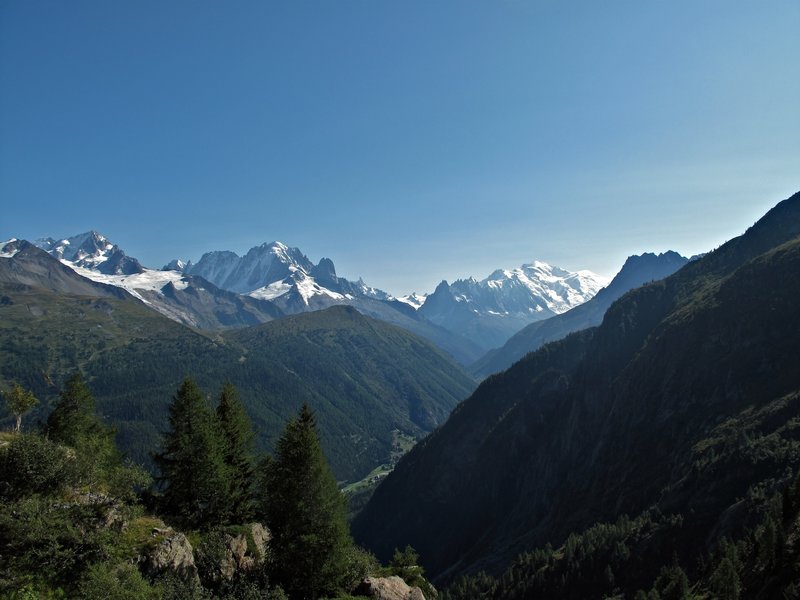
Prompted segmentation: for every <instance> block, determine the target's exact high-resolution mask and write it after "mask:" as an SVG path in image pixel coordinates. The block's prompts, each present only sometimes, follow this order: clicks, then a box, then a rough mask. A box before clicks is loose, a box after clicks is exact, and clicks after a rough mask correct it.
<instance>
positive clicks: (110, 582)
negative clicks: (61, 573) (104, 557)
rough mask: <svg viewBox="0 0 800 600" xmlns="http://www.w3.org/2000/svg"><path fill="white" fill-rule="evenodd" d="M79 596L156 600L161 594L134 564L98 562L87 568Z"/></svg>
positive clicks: (88, 599)
mask: <svg viewBox="0 0 800 600" xmlns="http://www.w3.org/2000/svg"><path fill="white" fill-rule="evenodd" d="M78 597H79V598H86V599H87V600H94V599H96V598H104V599H105V600H148V599H153V600H156V599H157V598H159V597H160V594H159V593H158V590H156V589H155V588H153V587H152V586H151V585H150V584H149V583H148V582H147V580H146V579H144V578H143V577H142V575H141V573H139V570H138V569H137V568H136V567H134V566H133V565H131V564H120V565H111V564H108V563H98V564H95V565H92V566H91V567H89V569H88V570H87V572H86V575H85V576H84V578H83V580H82V581H81V583H80V586H79V587H78Z"/></svg>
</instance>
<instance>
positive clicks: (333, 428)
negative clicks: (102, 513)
mask: <svg viewBox="0 0 800 600" xmlns="http://www.w3.org/2000/svg"><path fill="white" fill-rule="evenodd" d="M0 297H1V298H2V301H0V378H2V380H3V382H4V387H6V388H7V387H9V386H10V382H12V381H18V382H20V383H22V384H23V385H25V386H26V387H29V388H31V389H33V391H34V393H35V394H36V395H37V396H38V397H40V398H41V399H42V400H43V402H42V404H41V406H40V407H39V409H38V410H39V412H38V414H36V415H34V419H37V418H43V417H44V416H45V415H46V414H47V412H48V410H49V406H50V403H51V402H52V401H53V400H54V398H55V395H56V393H57V391H58V389H59V387H60V385H61V383H62V382H63V381H64V378H65V377H66V375H67V374H68V373H70V372H72V370H74V369H75V368H79V369H81V370H82V371H83V373H84V374H85V375H86V378H87V381H88V385H89V387H90V388H91V390H92V392H93V393H94V394H95V396H96V398H97V403H98V409H99V411H100V413H101V414H102V415H103V417H104V418H105V419H106V420H107V421H108V422H109V423H113V424H114V425H115V426H116V427H117V429H118V440H119V443H120V445H121V447H122V449H123V450H124V451H125V452H126V453H128V454H130V455H131V456H132V457H133V458H135V459H136V460H137V461H140V462H148V461H149V456H150V452H152V451H153V450H155V449H156V446H157V443H158V439H159V438H158V436H159V432H160V431H162V430H163V423H164V422H165V419H166V406H167V404H168V402H169V398H170V395H171V393H172V391H173V390H174V389H175V388H176V387H177V385H178V383H179V382H180V381H181V380H182V379H183V377H185V376H194V377H196V378H197V380H198V382H199V383H200V385H202V386H208V387H213V386H215V385H217V382H219V381H225V380H230V381H232V382H233V383H235V384H236V385H237V386H238V387H239V390H240V393H241V396H242V400H243V402H244V403H245V406H246V407H247V410H248V412H249V414H250V415H251V417H252V419H253V422H254V424H255V428H256V432H257V439H258V443H259V444H260V446H261V447H262V448H265V449H268V448H271V445H272V443H273V442H274V440H275V438H276V436H277V433H278V431H279V429H280V426H281V423H283V422H284V421H285V420H286V419H287V418H289V416H290V415H292V414H293V413H294V412H295V411H296V410H297V409H298V408H299V407H300V406H301V405H302V404H303V403H304V402H306V403H308V404H309V405H310V406H312V407H313V408H314V409H315V410H316V411H317V412H318V418H319V424H320V432H321V436H322V440H323V442H322V443H323V447H324V448H325V451H326V453H328V456H329V457H330V460H331V463H332V466H333V469H334V473H336V476H337V477H338V478H339V479H340V480H354V479H360V478H361V477H362V476H363V475H365V474H366V473H368V472H369V471H370V470H371V469H372V468H374V467H375V466H377V465H378V464H380V463H382V462H385V460H386V458H387V457H388V456H389V454H390V452H391V445H392V439H393V431H394V430H399V431H401V432H403V433H405V434H408V435H412V436H414V437H419V436H421V435H423V434H424V433H426V432H428V431H430V430H431V429H432V428H433V427H435V426H436V425H437V424H440V423H442V422H443V421H444V420H445V418H446V417H447V415H448V414H449V411H450V410H451V409H452V407H453V406H455V404H456V403H457V402H458V401H459V400H461V399H463V398H464V397H466V396H467V395H468V394H469V392H470V391H471V389H472V387H473V383H472V380H471V379H470V377H469V376H468V375H466V374H465V373H464V371H463V370H462V369H461V368H460V367H459V366H457V365H456V364H455V363H454V362H453V361H452V360H451V359H450V358H449V357H448V356H447V355H446V354H444V353H443V352H441V351H439V350H438V349H436V348H434V347H433V346H432V345H431V344H430V343H428V342H426V341H424V340H422V339H420V338H418V337H416V336H414V335H413V334H410V333H408V332H406V331H404V330H402V329H399V328H397V327H393V326H391V325H388V324H386V323H381V322H378V321H374V320H372V319H370V318H368V317H364V316H362V315H360V314H359V313H358V312H357V311H355V310H354V309H352V308H349V307H333V308H331V309H328V310H325V311H319V312H317V313H310V314H306V315H297V316H294V317H291V318H287V319H286V320H280V321H274V322H271V323H267V324H264V325H260V326H256V327H254V328H251V329H243V330H236V331H232V332H228V333H225V334H218V333H213V334H212V333H208V332H199V331H196V330H192V329H190V328H188V327H185V326H183V325H180V324H178V323H175V322H174V321H171V320H169V319H167V318H166V317H164V316H162V315H160V314H158V313H156V312H155V311H152V310H150V309H148V308H147V307H146V306H145V305H144V304H142V303H141V302H140V301H138V300H136V299H134V298H133V297H131V296H130V295H129V294H127V293H126V292H124V291H123V290H120V289H119V288H114V287H112V286H105V285H102V284H97V283H94V282H91V281H89V280H86V279H84V278H82V277H80V276H78V275H77V274H75V273H74V272H73V271H72V270H70V269H68V268H67V267H64V266H63V265H61V264H60V263H59V262H58V261H57V260H55V259H54V258H52V257H50V256H49V255H47V254H46V253H44V252H42V251H40V250H38V249H37V248H34V247H31V246H26V247H25V248H23V249H22V250H21V251H20V252H18V253H17V254H16V256H14V257H12V258H0Z"/></svg>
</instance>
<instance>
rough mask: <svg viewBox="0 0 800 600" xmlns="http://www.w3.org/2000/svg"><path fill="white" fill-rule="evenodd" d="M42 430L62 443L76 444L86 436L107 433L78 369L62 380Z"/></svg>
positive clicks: (107, 430)
mask: <svg viewBox="0 0 800 600" xmlns="http://www.w3.org/2000/svg"><path fill="white" fill-rule="evenodd" d="M46 431H47V436H48V437H49V438H50V439H51V440H53V441H55V442H58V443H60V444H64V445H66V446H76V445H77V444H78V442H79V440H80V439H81V438H85V437H86V436H92V435H106V436H107V435H108V434H109V432H110V430H109V429H108V428H107V427H105V426H104V425H103V423H102V422H101V421H100V420H99V419H98V418H97V415H96V414H95V405H94V398H93V397H92V394H91V392H89V388H88V387H86V383H85V382H84V381H83V377H82V376H81V374H80V373H79V372H75V374H73V375H72V376H71V377H70V378H69V379H68V380H67V382H66V383H65V384H64V389H63V390H62V391H61V395H60V396H59V399H58V403H57V404H56V406H55V408H54V409H53V412H52V413H50V416H49V417H48V418H47V427H46Z"/></svg>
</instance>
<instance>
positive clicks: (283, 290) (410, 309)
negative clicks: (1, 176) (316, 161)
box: [34, 231, 606, 365]
mask: <svg viewBox="0 0 800 600" xmlns="http://www.w3.org/2000/svg"><path fill="white" fill-rule="evenodd" d="M34 244H35V245H37V246H38V247H39V248H41V249H43V250H45V251H46V252H48V253H49V254H51V255H52V256H53V257H55V258H57V259H59V260H60V261H61V262H62V263H64V264H66V265H68V266H70V267H71V268H73V269H74V270H76V271H77V272H78V273H80V274H81V275H83V276H84V277H88V278H90V279H94V280H95V281H99V282H102V283H108V284H110V285H116V286H118V287H121V288H123V289H125V290H127V291H128V292H130V293H131V294H132V295H134V296H135V297H137V298H139V299H140V300H142V301H143V302H145V303H146V304H148V305H149V306H151V307H152V308H154V309H155V310H157V311H159V312H161V313H162V314H164V315H165V316H167V317H169V318H171V319H173V320H176V321H178V322H180V323H183V324H185V325H189V326H192V327H196V328H200V329H226V328H236V327H243V326H248V325H253V324H257V323H264V322H268V321H271V320H274V319H277V318H280V317H282V316H284V315H288V314H299V313H303V312H310V311H314V310H321V309H324V308H328V307H331V306H336V305H347V306H353V307H354V308H356V309H357V310H358V311H359V312H361V313H362V314H364V315H368V316H371V317H373V318H377V319H380V320H383V321H386V322H388V323H392V324H394V325H398V326H400V327H403V328H404V329H407V330H408V331H411V332H413V333H415V334H417V335H421V336H422V337H424V338H426V339H428V340H429V341H431V342H433V343H434V344H436V345H437V346H439V347H440V348H441V349H443V350H444V351H446V352H448V353H449V354H450V355H451V356H453V357H454V358H456V360H458V361H459V362H461V363H462V364H465V365H467V364H470V363H473V362H475V361H476V360H478V359H479V358H480V357H481V356H482V355H483V354H485V353H486V352H487V351H488V350H490V349H492V348H494V347H495V346H497V345H500V344H502V343H503V342H504V341H505V340H506V339H508V337H509V336H511V335H513V334H514V333H515V332H516V331H518V330H519V329H520V328H522V327H524V326H525V325H526V324H528V323H531V322H534V321H538V320H542V319H546V318H547V317H549V316H552V315H555V314H559V313H561V312H564V311H566V310H569V309H570V308H572V307H574V306H577V305H579V304H581V303H583V302H585V301H586V300H588V299H589V298H591V297H592V296H593V295H594V294H595V293H597V291H598V290H599V289H600V288H601V287H602V286H603V284H604V283H605V282H606V280H605V279H604V278H603V277H600V276H598V275H595V274H593V273H591V272H589V271H579V272H577V273H572V272H569V271H566V270H564V269H560V268H558V267H552V266H550V265H547V264H545V263H541V262H534V263H532V264H529V265H523V266H522V267H519V268H517V269H511V270H497V271H495V272H494V273H492V274H491V275H490V276H489V277H487V278H486V279H483V280H481V281H477V280H475V279H467V280H458V281H456V282H454V283H453V284H452V285H449V284H447V282H442V284H440V285H439V286H438V287H437V289H436V290H435V291H434V292H433V293H431V294H426V295H418V294H410V295H408V296H404V297H401V298H395V297H393V296H392V295H390V294H388V293H386V292H384V291H382V290H379V289H377V288H374V287H371V286H369V285H367V284H366V283H365V282H364V281H363V280H361V279H359V280H358V281H350V280H347V279H345V278H343V277H339V276H338V275H337V273H336V268H335V266H334V263H333V261H332V260H331V259H329V258H323V259H321V260H320V261H319V263H317V264H314V263H313V262H312V261H311V260H309V259H308V257H307V256H305V255H304V254H303V253H302V251H300V250H299V249H298V248H292V247H289V246H286V245H285V244H283V243H281V242H272V243H268V244H262V245H260V246H256V247H253V248H251V249H250V250H249V251H248V252H247V253H246V254H245V255H244V256H239V255H237V254H236V253H234V252H229V251H214V252H207V253H205V254H204V255H203V256H202V257H201V258H200V260H199V261H198V262H197V263H196V264H195V263H192V262H184V261H182V260H178V259H175V260H173V261H170V262H169V263H168V264H167V265H165V266H164V267H163V268H162V269H160V270H156V269H148V268H145V267H143V266H142V265H141V263H140V262H139V261H138V260H136V259H134V258H131V257H129V256H127V255H126V254H125V252H124V251H123V250H122V249H121V248H119V246H117V245H115V244H113V243H111V242H110V241H109V240H108V239H107V238H106V237H105V236H103V235H102V234H100V233H98V232H96V231H90V232H87V233H83V234H80V235H76V236H72V237H68V238H64V239H61V240H56V239H54V238H43V239H39V240H36V241H35V242H34Z"/></svg>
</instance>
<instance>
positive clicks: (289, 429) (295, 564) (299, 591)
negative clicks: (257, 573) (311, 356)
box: [265, 405, 352, 599]
mask: <svg viewBox="0 0 800 600" xmlns="http://www.w3.org/2000/svg"><path fill="white" fill-rule="evenodd" d="M266 470H267V472H266V478H265V479H266V484H267V491H266V492H267V495H266V507H265V508H266V517H267V523H268V524H269V527H270V529H271V531H272V535H273V539H272V549H273V555H274V559H275V565H276V567H275V573H274V577H275V579H276V581H277V582H278V583H279V584H281V585H282V586H283V588H284V589H285V590H286V591H287V592H288V594H289V596H290V597H292V598H298V599H300V598H303V599H307V598H310V599H315V598H317V597H319V596H320V594H323V593H326V592H335V591H336V588H337V587H338V585H339V584H340V580H341V579H342V576H343V574H344V573H345V572H346V562H347V551H348V550H349V549H350V548H351V547H352V540H351V539H350V535H349V532H348V527H347V522H346V520H345V503H344V498H343V496H342V495H341V493H340V492H339V489H338V487H337V485H336V480H335V479H334V477H333V474H332V473H331V470H330V467H329V466H328V463H327V462H326V460H325V456H324V455H323V453H322V447H321V446H320V442H319V437H318V434H317V428H316V424H315V420H314V415H313V413H312V412H311V410H310V409H309V408H308V406H305V405H304V406H303V408H302V410H301V411H300V414H299V416H298V417H297V418H296V419H293V420H291V421H289V423H288V424H287V425H286V428H285V429H284V430H283V433H282V435H281V437H280V439H279V440H278V442H277V444H276V447H275V458H274V460H272V461H269V462H268V463H267V464H266Z"/></svg>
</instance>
